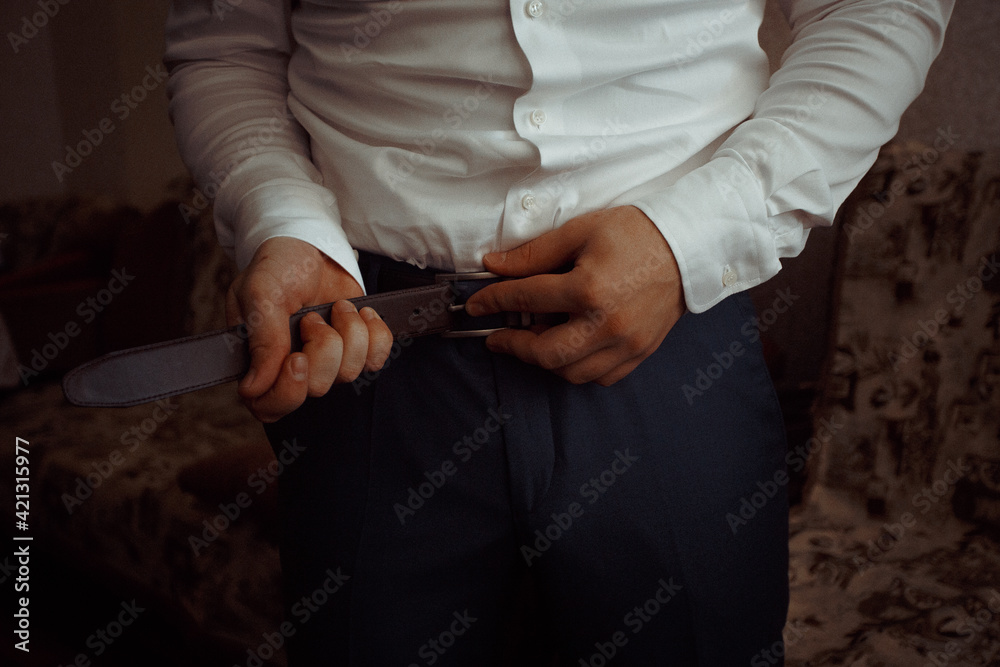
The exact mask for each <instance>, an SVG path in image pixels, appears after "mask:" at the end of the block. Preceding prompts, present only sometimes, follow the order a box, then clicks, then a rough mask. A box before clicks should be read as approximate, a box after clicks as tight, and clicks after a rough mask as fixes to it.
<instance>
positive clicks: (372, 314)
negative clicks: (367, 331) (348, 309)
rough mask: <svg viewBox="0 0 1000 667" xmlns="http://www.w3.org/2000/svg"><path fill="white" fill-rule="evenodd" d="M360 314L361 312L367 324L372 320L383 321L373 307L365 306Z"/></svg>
mask: <svg viewBox="0 0 1000 667" xmlns="http://www.w3.org/2000/svg"><path fill="white" fill-rule="evenodd" d="M360 312H361V319H363V320H364V321H365V322H371V321H372V320H380V319H382V318H381V317H380V316H379V314H378V313H377V312H376V311H375V309H374V308H372V307H371V306H365V307H364V308H362V309H361V311H360Z"/></svg>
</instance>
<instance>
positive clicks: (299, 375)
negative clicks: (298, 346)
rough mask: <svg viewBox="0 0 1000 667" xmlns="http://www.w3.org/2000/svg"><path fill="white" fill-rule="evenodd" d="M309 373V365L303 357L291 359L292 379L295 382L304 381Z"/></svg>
mask: <svg viewBox="0 0 1000 667" xmlns="http://www.w3.org/2000/svg"><path fill="white" fill-rule="evenodd" d="M308 372H309V363H308V362H307V361H306V358H305V357H293V358H292V377H293V378H295V379H296V380H300V381H301V380H305V379H306V373H308Z"/></svg>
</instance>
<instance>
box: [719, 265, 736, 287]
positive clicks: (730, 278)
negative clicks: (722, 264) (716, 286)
mask: <svg viewBox="0 0 1000 667" xmlns="http://www.w3.org/2000/svg"><path fill="white" fill-rule="evenodd" d="M737 279H738V276H737V275H736V272H735V271H733V270H732V269H731V268H729V267H728V266H727V267H726V268H725V269H723V271H722V286H723V287H732V286H733V285H735V284H736V280H737Z"/></svg>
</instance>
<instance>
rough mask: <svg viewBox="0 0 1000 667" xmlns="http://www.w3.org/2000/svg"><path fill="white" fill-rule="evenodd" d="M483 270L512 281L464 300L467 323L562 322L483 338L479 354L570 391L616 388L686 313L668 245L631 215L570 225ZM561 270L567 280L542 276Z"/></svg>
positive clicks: (633, 211) (636, 213)
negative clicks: (504, 318)
mask: <svg viewBox="0 0 1000 667" xmlns="http://www.w3.org/2000/svg"><path fill="white" fill-rule="evenodd" d="M483 263H484V264H485V267H486V270H487V271H492V272H493V273H496V274H499V275H503V276H514V277H521V279H519V280H506V281H503V282H500V283H496V284H493V285H490V286H488V287H486V288H484V289H482V290H480V291H479V292H477V293H476V294H474V295H473V296H472V297H470V299H469V301H468V303H467V304H466V309H467V312H468V313H469V314H470V315H473V316H479V315H487V314H489V313H495V312H499V311H504V310H508V311H517V312H529V313H569V321H567V322H566V323H564V324H560V325H557V326H554V327H551V328H547V329H545V328H541V327H538V328H535V329H534V330H517V329H506V330H503V331H498V332H496V333H493V334H491V335H490V336H489V337H488V338H487V339H486V345H487V347H488V348H489V349H490V350H492V351H494V352H502V353H506V354H512V355H514V356H516V357H517V358H518V359H521V360H522V361H524V362H527V363H529V364H535V365H537V366H541V367H542V368H546V369H549V370H551V371H553V372H555V373H556V374H558V375H560V376H562V377H563V378H565V379H566V380H568V381H569V382H572V383H574V384H582V383H585V382H597V383H598V384H601V385H604V386H607V385H611V384H614V383H615V382H617V381H618V380H620V379H622V378H623V377H625V376H626V375H628V374H629V373H631V372H632V370H634V369H635V367H636V366H638V365H639V363H640V362H642V360H643V359H645V358H646V357H648V356H649V355H650V354H652V353H653V352H654V351H655V350H656V348H657V347H659V345H660V343H661V342H663V339H664V338H665V337H666V335H667V332H668V331H670V329H671V327H673V326H674V323H676V322H677V320H678V319H680V317H681V315H683V314H684V312H685V310H686V307H685V304H684V292H683V289H682V287H681V276H680V271H679V270H678V268H677V262H676V260H675V259H674V255H673V252H671V250H670V246H669V245H668V244H667V242H666V240H665V239H664V238H663V235H662V234H660V232H659V230H658V229H657V228H656V226H655V225H654V224H653V222H652V221H651V220H650V219H649V218H648V217H646V215H645V214H644V213H643V212H642V211H640V210H639V209H638V208H636V207H634V206H620V207H617V208H612V209H608V210H604V211H595V212H593V213H587V214H585V215H581V216H579V217H576V218H573V219H572V220H569V221H568V222H566V223H565V224H564V225H563V226H561V227H559V228H558V229H555V230H553V231H551V232H548V233H546V234H543V235H542V236H539V237H538V238H536V239H534V240H532V241H529V242H528V243H525V244H524V245H521V246H518V247H517V248H514V249H513V250H509V251H507V252H502V253H490V254H488V255H486V256H485V257H484V258H483ZM569 264H572V270H570V271H569V272H568V273H552V271H556V270H558V269H560V268H561V267H565V266H567V265H569Z"/></svg>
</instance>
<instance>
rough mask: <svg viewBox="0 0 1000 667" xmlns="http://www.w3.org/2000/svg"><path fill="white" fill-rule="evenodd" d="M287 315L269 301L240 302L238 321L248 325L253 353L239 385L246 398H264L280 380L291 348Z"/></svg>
mask: <svg viewBox="0 0 1000 667" xmlns="http://www.w3.org/2000/svg"><path fill="white" fill-rule="evenodd" d="M256 304H261V306H260V307H258V306H257V305H256ZM288 315H289V314H288V313H286V312H284V309H282V308H279V307H276V306H275V305H274V303H273V302H272V301H269V300H266V299H257V298H254V297H253V296H250V297H244V298H243V299H241V300H240V303H239V319H240V321H242V322H245V323H246V327H247V333H248V334H249V338H248V346H249V350H250V369H249V371H247V374H246V375H245V376H244V377H243V379H242V380H241V381H240V384H239V392H240V395H241V396H243V397H244V398H248V399H249V398H256V397H258V396H261V395H263V394H264V392H266V391H267V390H268V389H270V388H271V385H272V384H274V382H275V380H277V378H278V374H279V373H280V372H281V368H282V364H283V363H284V362H285V360H286V358H287V357H288V353H289V352H290V351H291V347H292V338H291V331H290V330H289V327H288Z"/></svg>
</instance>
